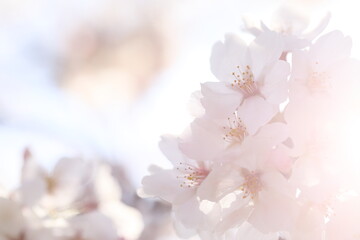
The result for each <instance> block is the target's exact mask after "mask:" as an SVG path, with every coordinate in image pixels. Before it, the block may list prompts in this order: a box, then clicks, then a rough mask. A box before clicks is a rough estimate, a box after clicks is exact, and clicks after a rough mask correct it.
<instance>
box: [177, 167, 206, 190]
mask: <svg viewBox="0 0 360 240" xmlns="http://www.w3.org/2000/svg"><path fill="white" fill-rule="evenodd" d="M177 170H178V171H180V172H181V175H180V176H177V178H178V179H179V180H181V183H180V187H182V188H184V187H188V188H191V187H197V186H199V185H200V184H201V183H202V181H203V180H204V179H205V178H206V177H207V175H208V174H209V170H208V169H206V168H205V166H199V167H196V166H193V165H191V164H188V163H180V167H178V168H177Z"/></svg>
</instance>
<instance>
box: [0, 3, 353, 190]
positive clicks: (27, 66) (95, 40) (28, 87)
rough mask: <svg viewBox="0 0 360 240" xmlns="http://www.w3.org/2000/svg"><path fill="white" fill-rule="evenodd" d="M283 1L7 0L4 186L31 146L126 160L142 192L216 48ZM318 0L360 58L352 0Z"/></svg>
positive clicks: (1, 116)
mask: <svg viewBox="0 0 360 240" xmlns="http://www.w3.org/2000/svg"><path fill="white" fill-rule="evenodd" d="M283 2H284V1H275V0H253V1H246V0H237V1H235V0H226V1H224V0H191V1H190V0H181V1H180V0H177V1H175V0H147V1H145V0H120V1H116V0H113V1H112V0H105V1H104V0H87V1H83V0H77V1H60V0H52V1H48V0H1V1H0V185H3V186H5V187H6V188H12V187H16V185H17V184H18V181H19V176H20V167H21V163H22V151H23V149H24V148H25V147H29V148H30V149H31V150H32V152H33V154H34V156H35V157H36V159H37V160H38V161H39V162H41V163H42V164H43V165H45V166H47V167H49V168H50V167H51V166H52V165H53V164H54V163H55V162H56V160H58V158H60V157H63V156H80V157H85V158H87V159H102V160H106V161H111V162H116V163H120V164H122V165H123V166H124V168H125V169H126V172H127V174H128V177H129V178H130V179H131V181H132V182H133V184H134V185H135V187H139V186H140V183H141V178H142V176H144V175H145V174H146V173H147V167H148V166H149V165H150V164H158V165H161V166H168V165H169V164H168V163H167V160H166V159H165V157H163V156H162V154H161V152H160V151H159V149H158V146H157V145H158V141H159V138H160V136H161V135H162V134H165V133H173V134H179V133H181V132H182V130H183V129H184V127H185V126H186V125H187V124H188V123H189V122H190V121H191V119H192V117H191V115H190V114H189V108H188V105H189V101H190V96H191V93H192V92H194V91H196V90H199V89H200V83H201V82H204V81H212V80H215V79H214V77H213V76H212V74H211V72H210V68H209V56H210V52H211V47H212V45H213V43H214V42H216V41H218V40H221V39H222V38H223V35H224V33H226V32H230V31H232V32H234V31H239V30H240V29H241V26H242V20H241V19H242V16H243V15H244V14H246V15H250V16H254V17H256V18H260V19H261V18H265V19H266V18H270V16H271V13H272V12H273V11H274V10H275V9H276V8H277V7H278V6H279V4H281V3H283ZM302 2H303V4H310V3H314V2H316V1H302ZM319 2H320V1H319ZM321 4H322V5H321V6H326V7H327V9H328V10H329V11H330V12H331V15H332V18H331V21H330V25H329V26H328V28H327V29H326V32H327V31H330V30H333V29H340V30H341V31H343V32H344V33H345V34H346V35H350V36H351V37H352V39H353V56H355V57H360V30H359V28H358V27H357V23H358V22H360V15H359V14H358V8H357V6H355V5H354V1H350V0H341V1H340V0H334V1H321ZM324 9H325V8H323V9H320V12H321V11H322V12H324V11H323V10H324ZM325 12H326V11H325ZM315 17H316V15H315Z"/></svg>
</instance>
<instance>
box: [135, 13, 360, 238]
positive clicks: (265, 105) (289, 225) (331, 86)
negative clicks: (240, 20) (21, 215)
mask: <svg viewBox="0 0 360 240" xmlns="http://www.w3.org/2000/svg"><path fill="white" fill-rule="evenodd" d="M283 21H286V19H283ZM327 21H328V16H327V17H326V18H324V22H322V23H321V24H320V25H319V27H318V28H316V33H313V34H312V35H311V34H310V35H311V36H312V37H308V36H310V35H309V34H307V35H305V34H302V32H301V31H296V32H292V31H290V30H291V29H293V28H291V26H288V27H287V28H286V29H280V30H279V29H272V28H271V27H267V26H265V25H264V24H263V25H262V28H261V29H255V28H251V29H250V28H249V29H250V30H251V31H250V32H252V33H254V35H255V36H254V40H253V41H252V42H251V43H250V44H247V43H245V42H244V41H243V40H242V38H241V34H235V33H231V34H227V35H225V39H224V40H223V41H221V42H217V43H216V44H215V45H214V47H213V49H212V55H211V59H210V63H211V70H212V72H213V74H214V75H215V76H216V78H217V79H218V80H219V81H218V82H206V83H203V84H202V85H201V92H200V94H198V95H199V96H200V97H199V98H198V100H199V102H200V103H201V105H202V108H203V112H202V114H200V115H199V116H197V118H196V119H195V120H194V121H193V122H192V123H191V124H190V126H189V128H188V129H186V130H185V132H184V134H182V135H181V136H170V135H167V136H163V137H162V140H161V142H160V149H161V150H162V152H163V153H164V154H165V156H166V157H167V158H168V159H169V160H170V161H171V163H172V165H173V168H172V169H162V168H159V167H155V166H153V167H151V168H150V171H151V175H150V176H146V177H144V179H143V188H142V194H143V195H144V196H157V197H160V198H161V199H163V200H165V201H167V202H169V203H170V204H171V205H172V210H173V217H174V225H175V228H176V230H177V232H178V234H179V235H180V236H182V237H190V236H192V235H195V234H197V235H199V236H200V237H201V239H204V240H205V239H206V240H210V239H246V240H258V239H267V240H280V239H281V240H304V239H306V240H324V239H326V240H339V239H344V240H355V239H359V237H360V228H358V226H357V224H358V222H359V221H360V201H359V200H360V196H359V194H360V186H359V184H358V183H359V182H360V181H359V180H360V179H359V178H358V171H359V164H358V162H359V160H360V151H358V149H359V148H358V146H357V143H356V141H357V138H355V137H357V134H359V133H360V131H359V130H360V128H359V127H358V126H359V122H360V118H359V116H360V115H359V113H360V112H359V111H358V109H360V108H359V107H360V105H359V104H360V99H359V94H358V93H357V91H358V89H360V88H359V83H360V81H359V79H358V76H359V74H358V73H357V71H358V70H359V69H360V65H359V63H358V62H357V61H356V60H354V59H352V58H351V57H350V50H351V39H350V38H349V37H346V36H344V35H343V34H342V33H341V32H340V31H332V32H329V33H327V34H324V35H322V36H320V37H317V38H315V36H314V34H315V35H316V34H318V33H319V32H321V31H322V30H323V28H324V27H325V26H326V24H327ZM280 25H281V24H280ZM283 25H284V24H283ZM254 29H255V30H256V31H255V30H254ZM314 39H315V40H314Z"/></svg>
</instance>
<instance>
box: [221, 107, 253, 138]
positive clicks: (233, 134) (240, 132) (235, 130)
mask: <svg viewBox="0 0 360 240" xmlns="http://www.w3.org/2000/svg"><path fill="white" fill-rule="evenodd" d="M223 128H224V131H225V135H224V137H223V139H224V140H225V141H227V142H239V143H242V142H243V141H244V138H245V137H246V136H248V135H249V134H248V132H247V129H246V126H245V124H244V123H243V122H242V121H241V119H240V117H238V116H237V113H236V112H234V113H233V117H232V118H230V117H228V126H227V127H223Z"/></svg>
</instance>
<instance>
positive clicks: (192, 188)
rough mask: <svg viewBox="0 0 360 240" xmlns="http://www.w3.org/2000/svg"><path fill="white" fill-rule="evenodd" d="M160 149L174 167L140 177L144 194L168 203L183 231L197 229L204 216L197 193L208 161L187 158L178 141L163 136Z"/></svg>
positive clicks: (208, 169)
mask: <svg viewBox="0 0 360 240" xmlns="http://www.w3.org/2000/svg"><path fill="white" fill-rule="evenodd" d="M160 148H161V150H162V151H163V153H164V154H165V155H166V156H167V157H168V159H169V160H170V161H171V163H172V164H173V168H172V169H161V168H157V167H156V168H155V167H153V169H152V172H153V173H152V175H150V176H146V177H144V178H143V181H142V184H143V189H142V191H143V192H144V194H145V195H147V196H158V197H160V198H161V199H163V200H165V201H167V202H170V203H171V204H172V206H173V211H174V214H175V217H176V219H177V220H179V222H180V224H181V225H182V226H183V227H185V228H190V229H192V228H194V229H196V228H197V227H198V226H199V225H200V224H201V222H202V219H203V217H204V214H203V213H202V212H201V211H200V209H199V205H200V202H199V200H198V198H197V191H198V190H199V189H201V188H202V182H203V181H204V179H206V177H207V176H208V174H209V172H210V171H211V169H210V162H204V161H197V160H194V159H190V158H188V157H186V156H185V155H184V154H183V153H182V152H181V151H180V149H179V148H178V140H177V139H176V138H174V137H171V136H164V137H163V139H162V141H161V142H160Z"/></svg>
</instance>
